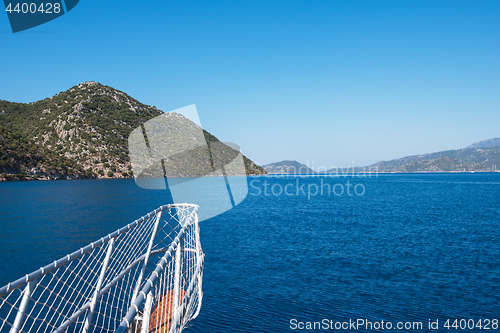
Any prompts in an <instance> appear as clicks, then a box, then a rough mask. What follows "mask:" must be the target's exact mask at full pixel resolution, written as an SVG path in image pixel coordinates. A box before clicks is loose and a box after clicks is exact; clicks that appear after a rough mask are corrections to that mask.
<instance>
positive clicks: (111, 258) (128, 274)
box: [0, 204, 204, 333]
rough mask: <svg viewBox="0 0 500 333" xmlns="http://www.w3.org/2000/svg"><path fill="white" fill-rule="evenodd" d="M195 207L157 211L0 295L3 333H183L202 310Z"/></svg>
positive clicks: (200, 265) (163, 207)
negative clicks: (181, 332)
mask: <svg viewBox="0 0 500 333" xmlns="http://www.w3.org/2000/svg"><path fill="white" fill-rule="evenodd" d="M197 212H198V206H196V205H189V204H176V205H166V206H162V207H160V208H158V209H156V210H154V211H153V212H151V213H149V214H147V215H145V216H143V217H141V218H140V219H138V220H136V221H134V222H132V223H130V224H128V225H127V226H125V227H123V228H121V229H119V230H117V231H115V232H114V233H111V234H109V235H107V236H106V237H103V238H101V239H100V240H98V241H96V242H94V243H91V244H89V245H87V246H86V247H83V248H81V249H80V250H78V251H76V252H73V253H72V254H69V255H67V256H66V257H64V258H61V259H59V260H57V261H55V262H54V263H52V264H50V265H47V266H45V267H42V268H40V269H39V270H37V271H35V272H33V273H31V274H28V275H26V276H25V277H23V278H21V279H18V280H16V281H14V282H11V283H9V284H8V285H6V286H4V287H3V288H0V332H11V333H17V332H31V333H38V332H54V333H59V332H82V333H88V332H130V333H136V332H137V333H138V332H143V333H147V332H152V333H156V332H158V333H168V332H180V331H182V330H183V328H185V327H186V324H187V323H188V322H189V321H191V320H193V319H194V318H196V317H197V316H198V313H199V311H200V308H201V303H202V291H201V282H202V274H203V259H204V255H203V252H202V250H201V245H200V238H199V226H198V215H197Z"/></svg>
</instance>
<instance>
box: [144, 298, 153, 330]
mask: <svg viewBox="0 0 500 333" xmlns="http://www.w3.org/2000/svg"><path fill="white" fill-rule="evenodd" d="M152 306H153V293H152V292H151V291H150V292H149V293H148V297H147V298H146V305H145V306H144V314H143V315H142V328H141V333H148V332H149V319H150V318H151V307H152Z"/></svg>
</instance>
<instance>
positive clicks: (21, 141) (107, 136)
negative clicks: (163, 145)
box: [0, 82, 265, 180]
mask: <svg viewBox="0 0 500 333" xmlns="http://www.w3.org/2000/svg"><path fill="white" fill-rule="evenodd" d="M169 114H170V115H171V113H169ZM169 114H165V113H163V112H162V111H161V110H159V109H157V108H156V107H154V106H149V105H145V104H142V103H140V102H139V101H137V100H135V99H133V98H132V97H130V96H129V95H127V94H125V93H124V92H121V91H119V90H116V89H113V88H112V87H108V86H105V85H102V84H100V83H96V82H83V83H80V84H79V85H77V86H74V87H72V88H70V89H68V90H67V91H64V92H61V93H59V94H57V95H55V96H52V97H48V98H45V99H44V100H41V101H37V102H34V103H13V102H8V101H4V100H0V180H9V179H11V180H15V179H75V178H130V177H132V166H131V164H130V159H129V155H128V141H127V139H128V136H129V135H130V133H131V132H132V131H133V130H134V129H135V128H137V127H138V126H141V124H144V123H145V122H146V121H148V120H150V119H153V118H155V117H157V116H160V115H169ZM169 117H170V116H169ZM171 118H172V117H171ZM172 119H173V120H175V121H176V122H177V125H179V126H181V125H182V126H185V127H193V126H197V125H195V124H194V123H192V122H191V121H190V120H188V119H186V118H184V117H183V116H181V115H178V114H175V117H173V118H172ZM177 127H178V126H177ZM200 131H203V132H202V133H203V135H202V139H203V136H204V137H205V140H206V142H208V143H217V144H216V145H213V146H214V147H216V146H217V147H226V148H224V149H219V148H218V152H220V154H223V155H224V156H222V158H221V160H226V159H228V158H230V157H231V156H235V154H236V153H235V152H234V151H233V149H232V148H230V147H228V146H220V145H219V144H220V141H219V140H218V139H217V138H216V137H215V136H213V135H212V134H210V133H208V132H207V131H205V130H201V129H200ZM205 147H206V146H205ZM209 149H210V148H209ZM193 153H196V152H191V154H193ZM177 159H178V161H181V162H182V163H184V162H185V164H186V165H187V166H191V169H193V168H192V166H195V165H197V163H196V156H195V158H194V159H193V157H192V156H187V155H186V156H177ZM243 159H244V164H245V171H246V173H247V174H262V173H265V171H264V169H262V168H261V167H259V166H257V165H256V164H255V163H254V162H252V161H251V160H250V159H248V158H246V157H245V156H244V157H243ZM165 163H168V161H165ZM205 164H206V163H205ZM211 164H212V165H211V168H213V167H214V163H213V161H212V162H211ZM208 165H210V163H209V164H208ZM209 168H210V167H209ZM182 169H186V170H188V169H189V168H182ZM191 169H189V170H188V171H187V172H186V174H180V173H177V174H178V175H184V176H190V175H197V174H198V173H200V174H206V173H207V172H209V171H210V170H208V171H207V170H191ZM191 171H192V172H191Z"/></svg>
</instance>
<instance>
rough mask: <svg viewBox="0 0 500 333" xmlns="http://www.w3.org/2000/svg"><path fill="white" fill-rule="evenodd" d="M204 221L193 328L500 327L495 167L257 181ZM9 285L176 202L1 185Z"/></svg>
mask: <svg viewBox="0 0 500 333" xmlns="http://www.w3.org/2000/svg"><path fill="white" fill-rule="evenodd" d="M247 182H248V195H247V197H246V198H245V199H244V200H243V201H242V202H241V203H240V204H239V205H237V206H236V207H235V208H233V209H230V210H228V211H226V212H223V213H222V214H220V215H218V216H215V217H212V218H210V219H207V220H204V221H202V222H201V223H200V229H201V243H202V247H203V251H204V253H205V255H206V257H205V267H204V275H203V292H204V297H203V306H202V309H201V313H200V315H199V317H198V318H197V319H196V320H194V321H193V322H192V323H191V324H190V325H189V327H188V328H186V330H185V332H188V333H189V332H191V333H198V332H297V331H300V332H331V331H339V332H388V331H393V332H436V331H438V332H439V331H442V332H445V331H451V332H462V331H468V332H500V327H499V320H500V174H499V173H474V174H470V173H455V174H451V173H428V174H378V175H377V174H352V175H347V174H343V175H329V176H328V175H324V176H302V175H298V176H290V177H284V176H281V177H277V176H259V177H248V178H247ZM0 198H1V199H0V228H1V229H0V230H1V232H0V285H1V286H3V285H5V284H7V283H8V282H10V281H13V280H16V279H17V278H19V277H21V276H23V275H25V274H26V273H29V272H31V271H34V270H36V269H38V268H39V267H41V266H44V265H46V264H48V263H50V262H52V261H54V260H56V259H59V258H61V257H63V256H64V255H66V254H68V253H71V252H73V251H75V250H77V249H78V248H80V247H82V246H85V245H87V244H88V243H90V242H92V241H94V240H97V239H98V238H100V237H102V236H104V235H106V234H108V233H110V232H112V231H114V230H116V229H118V228H120V227H122V226H124V225H125V224H127V223H129V222H132V221H134V220H135V219H137V218H139V217H140V216H142V215H145V214H146V213H148V212H150V211H151V210H153V209H155V208H157V207H159V206H161V205H163V204H166V203H169V201H170V200H171V198H170V196H169V195H168V193H167V192H166V191H165V190H146V189H142V188H139V187H138V186H136V184H135V182H134V180H132V179H101V180H69V181H64V180H60V181H26V182H1V183H0Z"/></svg>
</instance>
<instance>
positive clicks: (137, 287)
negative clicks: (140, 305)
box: [131, 210, 163, 304]
mask: <svg viewBox="0 0 500 333" xmlns="http://www.w3.org/2000/svg"><path fill="white" fill-rule="evenodd" d="M162 213H163V210H160V211H159V212H158V213H156V221H155V225H154V227H153V233H152V234H151V239H150V240H149V245H148V249H147V251H146V256H145V258H144V265H142V269H141V273H140V274H139V279H138V280H137V284H136V285H135V288H134V293H133V294H132V302H131V304H134V302H135V299H136V298H137V295H138V294H139V290H140V288H141V283H142V279H143V277H144V272H145V271H146V267H147V266H148V261H149V255H150V254H151V249H152V248H153V243H154V240H155V237H156V233H157V231H158V224H160V220H161V215H162Z"/></svg>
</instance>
